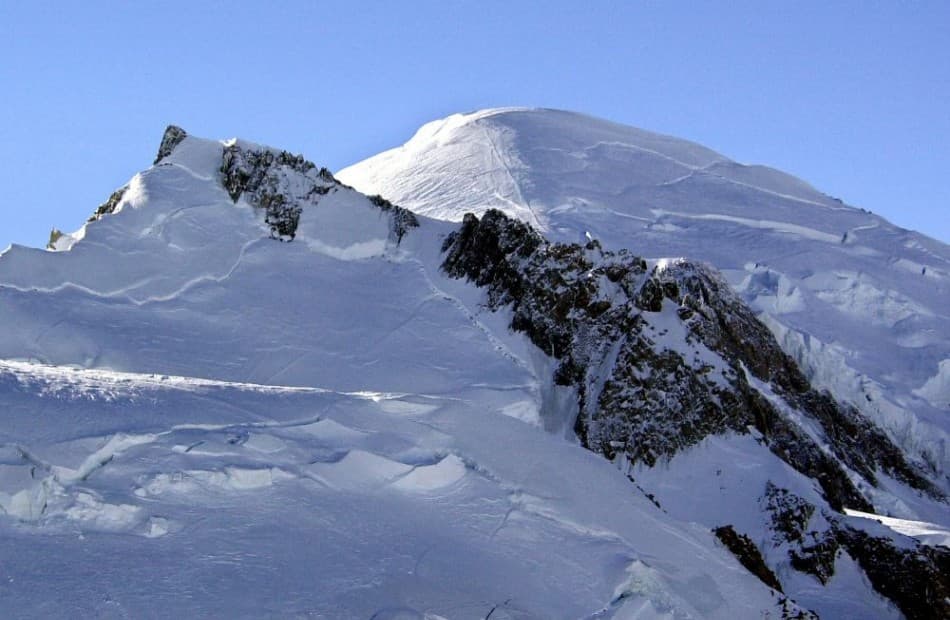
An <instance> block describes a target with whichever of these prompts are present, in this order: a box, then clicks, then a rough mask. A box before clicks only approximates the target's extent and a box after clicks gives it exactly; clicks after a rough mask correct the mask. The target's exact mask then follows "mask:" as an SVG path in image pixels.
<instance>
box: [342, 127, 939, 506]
mask: <svg viewBox="0 0 950 620" xmlns="http://www.w3.org/2000/svg"><path fill="white" fill-rule="evenodd" d="M843 165H844V164H843ZM337 176H338V177H339V178H340V179H341V180H342V181H343V182H345V183H349V184H350V185H353V186H354V187H356V188H357V189H359V190H360V191H363V192H368V193H376V194H382V195H383V196H385V197H386V198H388V199H390V200H392V201H393V202H396V203H397V204H400V205H402V206H404V207H406V208H409V209H411V210H412V211H414V212H416V213H420V214H423V215H429V216H432V217H436V218H440V219H445V220H449V221H461V220H462V217H463V216H464V214H465V213H468V212H472V213H475V214H476V215H480V214H482V213H484V212H485V211H486V210H488V209H490V208H494V209H499V210H501V211H503V212H505V213H507V214H508V215H510V216H512V217H515V218H518V219H521V220H523V221H525V222H527V223H529V224H531V225H532V226H533V227H535V228H536V229H538V230H540V231H541V232H542V233H544V234H545V235H547V236H549V237H550V238H551V239H552V240H557V241H564V242H581V243H583V242H584V240H585V235H586V234H589V235H592V236H593V237H594V238H596V239H597V240H598V241H600V242H601V243H602V244H603V245H604V246H605V247H607V248H610V249H620V248H628V249H630V250H631V251H633V252H635V253H636V254H639V255H641V256H646V257H671V256H673V257H678V256H686V257H690V258H692V259H697V260H702V261H707V262H709V263H712V264H713V265H714V266H715V267H716V268H718V269H719V270H721V271H722V272H723V274H724V275H725V277H726V278H727V279H728V281H729V282H730V283H731V284H732V286H733V287H734V288H735V290H736V291H737V292H738V293H739V294H740V295H741V296H742V297H743V298H744V299H745V300H746V302H747V303H748V304H749V305H750V306H752V308H754V309H755V310H756V311H757V312H759V313H761V317H760V318H761V319H762V321H763V322H764V323H765V324H766V325H768V326H769V328H770V329H771V330H772V332H773V333H774V334H775V336H776V338H777V339H778V340H779V342H780V343H781V345H782V348H783V349H784V350H785V351H786V352H787V353H788V354H789V355H791V356H792V357H793V358H795V360H796V361H797V362H798V364H799V365H800V366H801V367H802V370H803V371H804V372H805V373H806V375H807V376H808V378H809V379H810V380H811V381H812V382H813V383H814V384H815V385H816V386H818V387H820V388H824V389H828V390H830V391H831V392H833V393H834V394H835V396H836V397H837V398H838V399H839V400H842V401H845V402H848V403H850V404H851V405H853V406H855V407H857V408H858V409H859V410H860V411H861V412H862V413H864V414H865V415H866V416H868V417H869V418H871V419H872V420H874V421H875V422H876V423H878V424H879V425H880V426H881V427H882V428H884V429H885V431H886V432H887V433H888V434H889V435H890V436H891V437H892V438H893V439H894V440H895V441H896V442H897V443H898V444H899V445H900V446H901V447H902V448H904V449H905V450H906V451H907V452H908V454H909V455H911V457H912V458H913V459H914V460H915V461H917V462H919V463H921V464H923V465H924V466H925V467H927V468H928V469H929V470H930V471H931V472H932V474H933V475H934V476H936V477H937V478H939V479H940V480H941V484H942V485H944V487H946V485H947V484H948V482H947V480H948V478H947V476H948V475H950V419H948V412H950V391H948V388H950V374H948V373H950V312H948V308H950V248H948V247H947V246H946V245H945V244H943V243H940V242H939V241H936V240H934V239H931V238H928V237H926V236H924V235H921V234H918V233H915V232H911V231H907V230H903V229H901V228H898V227H896V226H894V225H892V224H890V223H889V222H887V221H886V220H884V219H883V218H881V217H878V216H876V215H873V214H871V213H869V212H867V211H864V210H861V209H856V208H853V207H850V206H847V205H845V204H843V203H842V202H841V201H840V200H837V199H835V198H832V197H830V196H828V195H825V194H823V193H821V192H819V191H817V190H815V189H814V188H812V187H811V186H809V185H808V184H807V183H805V182H804V181H801V180H799V179H796V178H794V177H791V176H789V175H787V174H784V173H782V172H779V171H778V170H774V169H771V168H766V167H763V166H746V165H741V164H738V163H736V162H734V161H731V160H729V159H728V158H726V157H724V156H722V155H720V154H718V153H716V152H714V151H711V150H710V149H707V148H705V147H703V146H700V145H698V144H695V143H691V142H687V141H685V140H680V139H677V138H672V137H669V136H663V135H658V134H655V133H651V132H648V131H643V130H640V129H635V128H633V127H627V126H623V125H618V124H614V123H610V122H607V121H604V120H599V119H595V118H591V117H588V116H583V115H580V114H575V113H570V112H563V111H557V110H538V109H523V108H507V109H495V110H485V111H481V112H476V113H472V114H464V115H462V114H457V115H454V116H450V117H449V118H446V119H443V120H440V121H434V122H432V123H429V124H427V125H425V126H423V127H422V128H421V129H419V131H418V132H417V133H416V135H415V136H413V137H412V139H411V140H409V141H408V142H407V143H406V144H404V145H403V146H401V147H398V148H395V149H392V150H390V151H386V152H384V153H381V154H379V155H377V156H375V157H372V158H370V159H368V160H366V161H364V162H361V163H358V164H356V165H354V166H351V167H349V168H346V169H345V170H342V171H341V172H339V173H338V175H337ZM890 509H891V510H892V511H893V512H894V513H895V516H899V517H906V518H911V519H912V518H915V514H914V509H913V508H912V507H909V506H904V505H901V504H896V505H894V506H891V507H890ZM917 516H919V515H917Z"/></svg>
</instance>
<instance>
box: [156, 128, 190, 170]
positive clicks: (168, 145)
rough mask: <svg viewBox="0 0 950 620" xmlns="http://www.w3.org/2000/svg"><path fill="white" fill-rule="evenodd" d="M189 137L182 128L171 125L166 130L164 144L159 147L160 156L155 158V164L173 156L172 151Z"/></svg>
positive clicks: (163, 137) (163, 138)
mask: <svg viewBox="0 0 950 620" xmlns="http://www.w3.org/2000/svg"><path fill="white" fill-rule="evenodd" d="M186 137H188V134H187V133H185V130H184V129H182V128H181V127H177V126H175V125H169V126H168V127H166V128H165V134H164V135H163V136H162V143H161V144H160V145H159V147H158V155H156V156H155V161H154V162H152V163H153V164H157V163H158V162H160V161H162V160H163V159H164V158H166V157H168V156H169V155H171V154H172V151H174V150H175V147H176V146H178V145H179V144H180V143H181V141H182V140H184V139H185V138H186Z"/></svg>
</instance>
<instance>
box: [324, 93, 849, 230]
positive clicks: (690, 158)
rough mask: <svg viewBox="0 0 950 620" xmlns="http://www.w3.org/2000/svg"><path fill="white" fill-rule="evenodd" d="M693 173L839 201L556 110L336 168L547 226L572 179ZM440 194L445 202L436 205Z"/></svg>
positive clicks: (504, 115)
mask: <svg viewBox="0 0 950 620" xmlns="http://www.w3.org/2000/svg"><path fill="white" fill-rule="evenodd" d="M617 166H622V167H623V168H624V171H623V172H624V173H623V174H618V171H617V170H615V168H616V167H617ZM694 175H699V176H704V177H708V179H717V180H719V181H721V182H726V183H733V184H739V185H746V186H749V187H756V188H758V189H759V190H760V191H763V192H768V193H772V194H777V195H783V196H788V197H790V198H793V199H796V200H802V201H806V202H813V203H816V204H820V205H829V206H831V205H834V204H836V203H835V202H834V201H833V200H832V199H830V198H828V197H827V196H824V195H823V194H821V193H819V192H817V191H816V190H814V189H813V188H811V187H810V186H809V185H807V184H806V183H804V182H803V181H801V180H799V179H795V178H793V177H790V176H788V175H785V174H783V173H781V172H779V171H776V170H772V169H769V168H765V167H762V166H742V165H741V164H737V163H736V162H733V161H731V160H729V159H728V158H726V157H724V156H723V155H720V154H719V153H716V152H715V151H712V150H710V149H708V148H706V147H703V146H701V145H698V144H695V143H692V142H688V141H686V140H681V139H678V138H674V137H671V136H665V135H661V134H657V133H653V132H649V131H645V130H642V129H637V128H633V127H627V126H624V125H619V124H616V123H612V122H609V121H605V120H600V119H596V118H593V117H590V116H585V115H582V114H577V113H573V112H566V111H561V110H549V109H531V108H498V109H490V110H482V111H478V112H473V113H469V114H455V115H452V116H449V117H447V118H445V119H442V120H438V121H433V122H431V123H428V124H426V125H423V126H422V127H421V128H420V129H419V130H418V131H417V132H416V134H415V135H414V136H413V137H412V139H410V140H409V141H408V142H407V143H406V144H405V145H403V146H402V147H398V148H396V149H392V150H390V151H386V152H384V153H381V154H379V155H376V156H374V157H371V158H370V159H368V160H366V161H364V162H361V163H359V164H356V165H354V166H351V167H349V168H345V169H344V170H342V171H340V172H339V174H338V176H339V177H340V178H341V179H342V180H343V181H344V182H346V183H350V184H352V185H354V186H355V187H358V188H360V189H362V190H363V191H368V192H375V193H383V194H385V195H387V196H389V197H390V198H392V199H394V200H397V201H399V202H403V203H405V205H406V206H407V207H408V208H410V209H412V210H414V211H416V212H418V213H422V214H425V215H431V216H433V217H439V218H443V219H451V220H454V221H457V220H459V219H460V218H461V215H462V214H463V213H465V212H469V211H471V212H473V213H476V214H481V213H483V212H484V211H485V210H487V209H488V208H498V209H500V210H502V211H505V212H506V213H509V214H510V215H514V216H516V217H520V218H521V219H524V220H525V221H528V222H529V223H531V224H532V225H534V226H540V228H541V229H542V230H547V229H548V228H549V226H551V225H552V222H549V221H548V218H547V217H546V216H547V211H548V210H550V209H551V208H553V207H562V206H565V205H561V204H550V203H549V201H547V200H546V198H548V197H550V196H552V195H553V194H552V192H556V191H557V190H566V189H568V188H570V187H571V186H572V180H578V179H580V178H581V177H584V176H591V177H594V178H596V179H597V181H598V184H599V188H598V189H599V191H600V192H602V193H603V194H605V195H616V194H618V193H623V192H630V191H632V190H636V189H637V188H657V187H665V186H673V185H677V184H679V183H682V182H684V181H687V180H688V179H690V178H691V177H693V176H694ZM400 177H404V179H403V180H402V182H400V180H399V179H400ZM555 177H561V178H559V179H558V178H555ZM552 181H553V182H554V187H553V188H552V187H551V182H552ZM458 189H464V190H465V191H464V192H463V193H461V194H460V193H458V191H457V190H458ZM435 197H439V198H440V199H441V200H442V202H443V204H441V205H438V206H437V205H435V204H430V199H433V198H435ZM562 198H577V199H579V200H584V199H585V197H584V196H583V195H576V196H570V195H568V196H562ZM446 200H447V201H448V202H447V203H445V201H446ZM433 202H434V201H433Z"/></svg>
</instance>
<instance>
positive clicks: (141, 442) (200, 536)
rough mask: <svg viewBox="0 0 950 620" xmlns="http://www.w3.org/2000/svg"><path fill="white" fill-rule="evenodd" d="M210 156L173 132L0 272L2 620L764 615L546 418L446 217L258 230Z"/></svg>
mask: <svg viewBox="0 0 950 620" xmlns="http://www.w3.org/2000/svg"><path fill="white" fill-rule="evenodd" d="M220 154H221V144H220V143H216V142H209V141H201V140H197V139H193V138H188V139H186V140H185V142H183V143H182V144H180V145H179V146H178V148H177V149H176V150H175V152H174V154H173V155H172V156H170V157H167V158H166V159H165V160H163V161H162V162H161V163H160V164H159V165H157V166H155V167H153V168H151V169H149V170H147V171H145V172H143V173H141V174H140V175H137V176H136V177H135V179H133V181H132V183H131V185H130V190H129V191H128V192H127V194H126V196H125V197H124V198H123V200H122V202H121V203H120V205H119V207H120V208H119V209H118V211H117V213H115V214H114V215H111V216H107V217H104V218H103V219H101V220H100V221H97V222H93V223H91V224H89V225H88V226H87V227H86V228H85V230H84V231H81V233H80V234H77V235H76V236H75V237H73V239H78V241H76V242H75V243H74V244H72V245H71V246H70V247H69V249H68V251H62V252H45V251H41V250H33V249H28V248H22V247H13V248H11V249H9V250H8V251H6V252H5V253H4V254H3V255H2V257H0V325H2V326H3V328H2V329H0V360H2V361H0V411H2V414H3V424H2V425H0V509H2V510H0V558H2V561H0V601H2V604H3V614H4V615H9V616H10V617H18V618H25V617H37V618H39V617H42V618H47V617H102V618H123V617H134V618H148V617H220V618H235V617H252V618H262V617H279V618H288V617H308V618H309V617H325V618H370V617H375V618H390V619H392V618H438V617H444V618H484V617H486V616H488V615H489V614H491V617H492V618H495V619H501V618H612V617H613V618H627V617H643V618H651V617H667V618H686V617H694V618H695V617H704V618H705V617H709V618H730V619H731V618H747V617H759V616H762V615H763V613H765V612H769V613H771V614H773V615H774V614H776V613H777V610H778V609H779V606H778V604H779V598H780V597H779V596H778V595H776V594H774V593H772V592H770V591H769V590H768V588H766V587H765V586H763V585H762V584H761V583H760V582H759V581H758V580H757V579H756V578H755V577H753V576H752V575H751V574H749V573H748V572H747V571H745V570H744V569H743V568H741V567H740V566H739V565H738V563H737V562H736V561H735V560H734V559H733V558H732V557H731V556H730V555H729V553H728V552H726V551H725V550H724V549H723V548H722V547H721V546H719V545H718V544H717V543H716V542H715V541H714V538H713V536H712V534H711V533H710V531H709V528H708V527H707V526H705V525H699V524H691V523H688V521H692V519H690V518H686V519H685V520H683V521H678V520H675V519H673V518H671V517H670V515H668V514H666V513H664V512H663V511H661V510H659V509H657V508H656V507H655V506H654V505H653V504H652V503H651V502H649V501H648V500H647V499H646V498H645V497H644V496H643V495H642V494H641V493H640V492H638V491H636V489H635V488H634V487H633V485H631V484H630V482H629V481H628V480H627V478H626V477H625V476H624V475H623V472H620V471H618V470H617V469H616V467H614V466H613V465H612V464H611V463H609V462H607V461H605V460H603V459H602V458H601V457H599V456H597V455H594V454H592V453H589V452H587V451H585V450H583V449H581V448H580V447H579V446H577V445H575V444H574V443H572V442H570V441H565V439H564V436H565V433H564V432H562V431H563V430H564V427H565V426H566V420H564V419H559V418H558V412H557V410H556V408H555V409H550V410H548V411H547V412H546V413H545V415H544V416H542V414H541V407H540V405H541V403H542V402H549V403H550V402H553V401H556V400H557V398H556V394H553V392H556V390H554V388H552V387H551V385H550V379H549V376H550V368H549V367H548V366H546V365H545V364H546V363H547V362H546V361H545V360H543V359H539V358H543V356H539V354H538V352H537V351H535V350H534V349H533V347H531V346H530V345H529V344H528V343H527V342H526V341H525V340H524V339H522V338H520V337H517V336H513V335H511V334H510V333H509V332H508V331H507V329H506V318H507V317H505V316H503V315H502V314H497V315H496V314H492V313H489V312H486V311H484V310H483V309H481V308H480V306H479V301H480V300H481V292H480V291H478V290H477V289H475V288H473V287H471V286H470V285H468V284H466V283H465V282H461V281H454V280H447V279H445V278H443V277H442V276H441V275H440V274H439V272H438V269H437V265H438V264H439V260H440V257H439V254H438V252H439V247H440V245H441V237H442V236H443V235H444V234H445V233H446V232H447V231H448V230H449V229H450V227H449V226H448V225H445V224H442V223H438V222H434V221H429V220H424V221H423V223H422V226H421V227H420V228H419V229H417V230H413V231H411V232H410V234H409V235H408V236H407V237H406V238H405V239H404V240H403V242H402V244H401V245H400V246H399V247H395V246H393V244H392V242H391V241H388V234H387V233H388V220H387V216H386V215H385V214H384V213H383V212H381V211H380V210H379V209H377V208H376V207H374V206H372V205H371V204H370V203H369V202H368V201H367V200H366V199H365V198H363V197H361V196H360V195H358V194H357V193H355V192H352V191H349V190H345V189H340V190H339V191H337V192H332V193H330V194H328V195H326V196H325V197H323V199H322V200H321V202H320V205H319V206H318V207H317V208H315V209H312V210H310V211H305V212H304V214H303V217H302V219H301V227H300V229H299V231H298V235H297V239H296V240H295V241H294V242H293V243H281V242H278V241H275V240H272V239H268V238H267V236H268V234H267V229H266V227H265V225H264V224H263V222H262V221H261V215H260V214H259V213H257V212H255V210H254V209H253V208H252V207H250V206H249V205H247V204H246V203H244V202H243V201H238V203H237V204H234V203H232V201H231V199H230V197H229V196H228V195H227V194H226V193H225V191H224V189H223V188H222V187H221V185H220V183H219V181H218V177H217V170H218V166H219V165H220ZM545 429H548V430H555V431H558V432H545ZM492 610H494V611H492Z"/></svg>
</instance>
